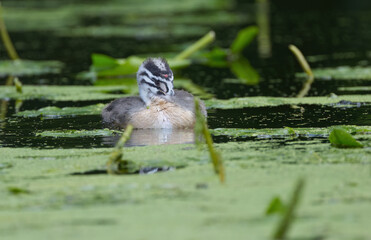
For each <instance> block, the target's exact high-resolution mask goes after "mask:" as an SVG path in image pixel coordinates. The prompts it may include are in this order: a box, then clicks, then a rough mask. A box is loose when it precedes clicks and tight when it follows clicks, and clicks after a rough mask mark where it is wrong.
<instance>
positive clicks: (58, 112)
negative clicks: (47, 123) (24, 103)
mask: <svg viewBox="0 0 371 240" xmlns="http://www.w3.org/2000/svg"><path fill="white" fill-rule="evenodd" d="M104 106H105V105H104V104H102V103H100V104H96V105H89V106H85V107H64V108H59V107H53V106H51V107H44V108H40V109H39V110H26V111H22V112H18V113H16V114H14V115H15V116H19V117H39V116H42V117H46V118H56V117H61V116H76V115H94V114H100V112H101V111H102V109H103V108H104Z"/></svg>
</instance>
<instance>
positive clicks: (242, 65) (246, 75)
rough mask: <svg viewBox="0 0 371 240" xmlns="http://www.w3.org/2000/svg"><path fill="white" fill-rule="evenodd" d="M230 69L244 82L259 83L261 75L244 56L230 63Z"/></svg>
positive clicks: (248, 83)
mask: <svg viewBox="0 0 371 240" xmlns="http://www.w3.org/2000/svg"><path fill="white" fill-rule="evenodd" d="M230 69H231V71H232V72H233V73H234V74H235V75H236V77H237V78H238V79H239V80H240V82H241V83H243V84H247V85H255V84H258V83H259V79H260V76H259V74H258V72H256V70H255V69H254V68H253V67H252V66H251V65H250V62H249V61H248V60H247V59H246V58H244V57H242V56H241V57H239V58H238V60H236V61H233V62H231V63H230Z"/></svg>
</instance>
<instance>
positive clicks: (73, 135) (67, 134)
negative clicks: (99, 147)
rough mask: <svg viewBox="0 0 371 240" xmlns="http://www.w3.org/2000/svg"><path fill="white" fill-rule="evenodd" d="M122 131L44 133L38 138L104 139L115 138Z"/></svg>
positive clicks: (40, 133)
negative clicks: (106, 137)
mask: <svg viewBox="0 0 371 240" xmlns="http://www.w3.org/2000/svg"><path fill="white" fill-rule="evenodd" d="M121 133H122V132H121V131H117V130H109V129H97V130H63V131H43V132H39V133H36V136H41V137H55V138H60V137H64V138H76V137H98V136H99V137H102V136H103V137H104V136H114V135H116V134H121Z"/></svg>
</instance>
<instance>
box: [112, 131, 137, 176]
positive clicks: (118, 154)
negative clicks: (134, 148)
mask: <svg viewBox="0 0 371 240" xmlns="http://www.w3.org/2000/svg"><path fill="white" fill-rule="evenodd" d="M132 131H133V126H132V125H128V126H127V127H126V129H125V132H124V133H123V134H122V136H121V138H120V140H119V141H118V142H117V144H116V146H115V149H114V150H113V152H112V153H111V155H110V157H109V159H108V162H107V164H106V165H107V173H108V174H117V173H119V169H118V167H119V163H120V161H121V160H122V155H123V148H124V146H125V143H126V142H127V140H129V138H130V135H131V132H132Z"/></svg>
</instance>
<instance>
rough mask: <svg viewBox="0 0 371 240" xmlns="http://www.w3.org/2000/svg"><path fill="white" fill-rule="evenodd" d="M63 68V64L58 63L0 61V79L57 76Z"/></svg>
mask: <svg viewBox="0 0 371 240" xmlns="http://www.w3.org/2000/svg"><path fill="white" fill-rule="evenodd" d="M63 66H64V64H63V63H62V62H59V61H32V60H15V61H11V60H2V61H0V77H5V76H9V75H11V76H18V77H21V76H33V75H43V74H58V73H60V72H61V69H62V68H63Z"/></svg>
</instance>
